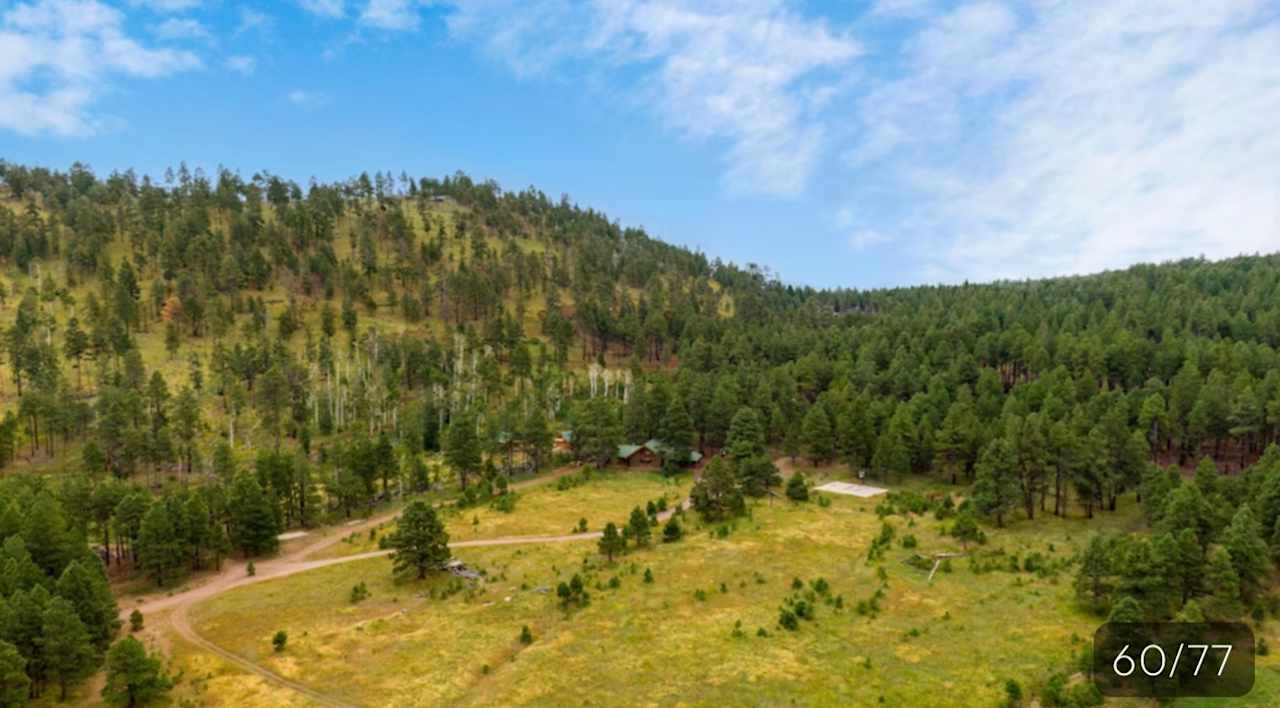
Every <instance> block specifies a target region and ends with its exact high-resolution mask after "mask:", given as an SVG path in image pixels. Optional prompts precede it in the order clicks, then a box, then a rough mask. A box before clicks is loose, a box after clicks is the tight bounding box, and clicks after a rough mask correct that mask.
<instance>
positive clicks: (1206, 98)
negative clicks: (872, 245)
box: [851, 0, 1280, 280]
mask: <svg viewBox="0 0 1280 708" xmlns="http://www.w3.org/2000/svg"><path fill="white" fill-rule="evenodd" d="M1274 10H1275V8H1274V6H1268V4H1267V3H1265V2H1264V1H1263V0H1219V1H1218V2H1214V3H1194V4H1192V3H1185V2H1177V1H1176V0H1109V1H1108V2H1105V3H1080V2H1071V1H1068V0H1061V1H1058V0H1034V1H1032V2H1028V3H1024V4H1023V5H1020V6H1018V7H1017V8H1016V9H1011V8H1009V7H1006V6H1004V5H1001V4H999V3H995V2H978V3H972V4H969V5H965V6H962V7H960V8H957V9H956V10H954V11H952V12H950V13H948V14H945V15H942V16H939V17H935V18H932V19H930V20H928V21H926V22H925V23H924V24H923V25H922V26H921V27H920V28H919V30H918V31H917V32H916V34H915V35H914V38H913V39H912V40H911V41H910V42H908V43H907V45H906V46H905V47H904V50H903V51H904V55H903V57H902V60H903V72H902V76H901V77H900V78H899V79H898V80H896V81H890V82H884V83H882V84H881V85H880V86H878V87H877V88H876V89H874V90H872V91H870V92H869V93H868V95H867V97H866V100H865V102H864V105H863V109H862V111H861V119H862V121H863V122H864V128H865V131H864V135H865V136H866V138H865V139H864V140H863V141H861V143H860V144H859V146H858V147H857V149H855V150H854V151H853V153H852V154H851V157H852V158H853V164H854V166H855V167H857V168H859V169H862V170H864V171H866V173H868V174H872V173H873V172H872V170H879V172H874V174H879V175H881V176H887V177H890V178H896V180H897V182H898V184H899V185H900V186H901V187H902V188H904V189H905V190H906V192H905V193H904V199H910V200H913V201H912V208H913V210H914V211H917V212H918V213H919V215H918V217H917V220H916V221H915V222H914V223H913V226H914V227H915V228H916V231H917V233H916V234H915V237H916V240H917V246H918V248H919V250H920V257H921V258H922V259H923V260H924V261H926V262H928V263H929V264H930V266H929V270H928V275H929V276H930V277H937V278H941V279H946V280H959V279H962V278H992V277H1023V276H1034V275H1053V274H1065V273H1082V272H1092V271H1096V270H1100V269H1104V268H1111V267H1119V266H1124V265H1127V264H1130V263H1133V262H1137V261H1152V260H1164V259H1170V258H1178V257H1185V256H1194V255H1199V254H1204V255H1207V256H1210V257H1224V256H1230V255H1235V254H1238V253H1242V252H1254V251H1264V250H1273V249H1274V248H1275V245H1276V244H1277V243H1280V200H1277V199H1276V196H1275V195H1276V194H1278V193H1280V131H1276V130H1275V116H1277V115H1280V22H1278V21H1277V18H1276V13H1275V11H1274ZM939 233H940V234H944V236H943V237H941V238H939V237H936V236H931V235H930V234H939Z"/></svg>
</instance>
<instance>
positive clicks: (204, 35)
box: [151, 17, 213, 42]
mask: <svg viewBox="0 0 1280 708" xmlns="http://www.w3.org/2000/svg"><path fill="white" fill-rule="evenodd" d="M151 33H152V34H154V35H155V36H156V37H157V38H159V39H165V40H170V41H173V40H183V39H197V40H201V41H206V42H211V41H213V35H212V34H210V33H209V30H208V29H205V26H204V25H202V24H200V23H199V22H197V21H196V20H193V19H190V18H177V17H170V18H169V19H167V20H165V21H163V22H161V23H159V24H157V25H153V26H152V27H151Z"/></svg>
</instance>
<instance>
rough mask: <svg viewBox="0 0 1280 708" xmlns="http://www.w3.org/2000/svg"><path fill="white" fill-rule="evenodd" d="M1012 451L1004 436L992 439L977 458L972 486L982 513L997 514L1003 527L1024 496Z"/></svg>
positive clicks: (975, 501)
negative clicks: (1007, 517) (1008, 515)
mask: <svg viewBox="0 0 1280 708" xmlns="http://www.w3.org/2000/svg"><path fill="white" fill-rule="evenodd" d="M1013 454H1014V452H1013V450H1012V449H1010V446H1009V443H1008V441H1007V440H1006V439H1005V438H1003V437H1001V438H997V439H996V440H994V441H992V443H991V444H990V445H988V446H987V448H986V450H984V451H983V453H982V457H981V458H980V459H979V460H978V467H977V476H976V482H975V483H974V485H973V503H974V505H975V506H976V507H977V509H978V510H979V512H981V513H982V514H985V515H987V516H992V517H994V518H995V520H996V526H1000V527H1003V526H1004V520H1005V516H1006V515H1007V514H1008V513H1009V512H1010V511H1012V510H1013V509H1014V508H1015V507H1016V506H1017V503H1018V501H1019V499H1021V497H1022V492H1021V489H1020V487H1019V484H1018V478H1017V473H1016V464H1017V463H1016V462H1015V461H1014V459H1013Z"/></svg>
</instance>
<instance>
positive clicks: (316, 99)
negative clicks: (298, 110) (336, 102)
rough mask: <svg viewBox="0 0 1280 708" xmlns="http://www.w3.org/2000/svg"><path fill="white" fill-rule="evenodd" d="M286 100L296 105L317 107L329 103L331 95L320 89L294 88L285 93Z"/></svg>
mask: <svg viewBox="0 0 1280 708" xmlns="http://www.w3.org/2000/svg"><path fill="white" fill-rule="evenodd" d="M285 100H287V101H288V102H289V103H292V104H293V105H295V106H301V107H304V108H316V107H319V106H323V105H326V104H328V103H329V95H328V94H325V93H321V92H319V91H306V90H303V89H294V90H292V91H290V92H289V93H287V94H285Z"/></svg>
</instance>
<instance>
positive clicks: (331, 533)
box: [120, 467, 689, 708]
mask: <svg viewBox="0 0 1280 708" xmlns="http://www.w3.org/2000/svg"><path fill="white" fill-rule="evenodd" d="M575 471H576V469H575V468H572V467H562V468H560V469H558V470H556V471H555V472H553V473H551V474H549V475H546V476H544V477H537V478H534V479H529V480H525V481H522V482H518V483H516V484H513V485H511V488H512V489H524V488H528V487H532V486H538V485H542V484H547V483H548V482H553V481H555V480H557V479H559V478H560V477H563V476H565V475H567V474H572V473H573V472H575ZM681 508H685V509H687V508H689V500H687V499H686V500H685V501H684V502H683V504H682V505H681ZM399 513H400V512H399V510H395V511H389V512H386V513H383V514H380V515H378V516H374V517H371V518H369V519H367V520H365V521H362V522H361V523H359V524H357V525H352V526H336V527H330V528H327V529H325V530H324V531H323V532H320V533H321V536H320V538H317V539H316V540H314V541H311V542H310V543H307V544H303V545H301V546H300V547H299V548H296V549H293V550H290V551H288V552H286V553H284V554H282V555H280V556H277V557H276V558H269V559H265V560H263V561H261V562H255V564H254V565H255V567H254V570H255V574H254V575H253V576H252V577H251V576H248V575H246V574H245V571H244V566H243V565H242V564H240V563H227V564H225V565H224V566H223V568H222V570H221V571H220V572H219V573H218V574H216V575H213V576H211V577H209V578H208V579H207V580H206V581H204V582H203V583H201V584H199V585H196V586H195V587H192V588H190V589H188V590H185V591H182V592H179V593H176V594H173V595H159V594H156V595H149V596H142V597H139V598H137V599H135V600H134V601H133V602H130V603H127V604H122V606H121V608H120V618H121V619H122V620H124V621H128V616H129V614H130V613H131V612H133V610H134V609H139V610H142V611H143V612H144V613H146V614H147V615H148V616H150V615H153V614H156V613H160V612H163V611H165V610H170V612H169V613H168V615H167V618H166V619H167V621H168V625H169V626H170V627H171V628H172V629H173V631H174V632H176V633H177V634H178V636H180V637H182V638H183V639H184V640H186V641H188V642H190V643H192V644H194V645H196V646H198V647H200V648H201V649H204V650H205V651H208V652H209V653H211V654H214V655H216V656H219V657H221V658H222V659H225V660H226V661H229V662H231V663H232V664H235V665H236V666H239V667H240V668H242V669H244V670H245V671H248V672H250V673H252V674H254V675H256V676H259V677H261V678H262V679H264V680H266V681H269V682H271V683H273V684H276V685H277V686H281V687H283V688H287V689H290V690H293V691H296V692H298V693H299V694H301V695H303V696H305V697H307V698H309V699H311V700H313V701H315V702H316V703H318V704H320V705H326V706H341V707H343V708H347V707H349V706H352V704H350V703H346V702H344V701H341V700H339V699H336V698H334V697H332V696H328V695H326V694H323V693H320V692H318V691H315V690H313V689H311V688H308V687H306V686H304V685H303V684H300V683H298V682H297V681H293V680H290V679H288V678H285V677H283V676H281V675H279V674H277V673H275V672H273V671H270V670H268V669H266V668H264V667H262V666H260V665H258V664H255V663H254V662H252V661H249V660H248V659H246V658H244V657H242V656H240V655H238V654H235V653H233V652H230V651H227V650H226V649H223V648H222V647H219V646H218V645H216V644H214V643H213V642H210V641H209V640H207V639H205V638H204V637H201V636H200V634H199V633H198V632H196V630H195V627H193V626H192V624H191V619H190V610H191V607H192V606H193V605H195V604H196V603H199V602H203V601H205V600H208V599H210V598H212V597H214V596H216V595H220V594H222V593H224V592H226V591H228V590H231V589H233V588H238V587H242V586H245V585H252V584H254V583H261V582H264V581H267V580H272V579H275V578H283V577H286V576H289V575H294V574H296V573H305V572H307V571H309V570H315V569H316V568H324V567H327V566H331V565H337V564H339V563H351V562H353V561H359V560H365V559H367V558H377V557H379V556H385V555H388V554H390V553H391V551H389V550H385V551H370V552H368V553H359V554H355V555H350V556H343V557H340V558H322V559H317V560H309V558H310V556H313V555H315V554H317V553H319V552H320V551H323V550H325V549H326V548H328V547H330V546H332V545H334V544H336V543H338V542H340V541H341V540H342V539H343V538H345V537H347V536H348V535H350V534H351V533H353V532H354V533H359V532H361V531H364V530H366V529H369V528H371V527H374V526H377V525H379V524H384V523H386V522H388V521H391V520H393V519H395V517H396V516H397V515H398V514H399ZM673 513H675V510H674V509H672V510H668V511H665V512H663V513H661V514H659V515H658V520H659V522H665V521H666V520H667V519H669V518H671V515H672V514H673ZM601 535H602V534H601V533H600V532H599V531H594V532H590V533H578V534H566V535H561V536H503V537H499V538H486V539H477V540H471V541H457V542H454V543H450V544H449V547H450V548H478V547H487V546H510V545H519V544H536V543H574V542H578V541H592V540H596V539H598V538H600V537H601Z"/></svg>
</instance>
